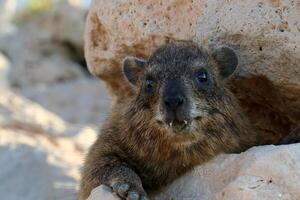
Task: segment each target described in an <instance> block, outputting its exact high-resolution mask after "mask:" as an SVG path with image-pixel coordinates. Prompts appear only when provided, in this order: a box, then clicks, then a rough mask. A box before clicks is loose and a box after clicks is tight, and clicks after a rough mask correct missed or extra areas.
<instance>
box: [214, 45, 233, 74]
mask: <svg viewBox="0 0 300 200" xmlns="http://www.w3.org/2000/svg"><path fill="white" fill-rule="evenodd" d="M212 56H213V58H214V59H215V60H216V62H217V64H218V66H219V71H220V75H221V77H222V78H224V79H225V78H227V77H229V76H230V75H231V74H233V72H234V71H235V69H236V67H237V65H238V57H237V55H236V53H235V52H234V50H233V49H231V48H229V47H227V46H220V47H218V48H216V49H214V50H213V53H212Z"/></svg>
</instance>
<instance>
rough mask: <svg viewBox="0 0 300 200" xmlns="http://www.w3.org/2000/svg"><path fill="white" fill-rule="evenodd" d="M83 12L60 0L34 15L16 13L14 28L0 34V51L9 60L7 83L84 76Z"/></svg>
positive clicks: (21, 85)
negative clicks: (11, 30) (47, 9)
mask: <svg viewBox="0 0 300 200" xmlns="http://www.w3.org/2000/svg"><path fill="white" fill-rule="evenodd" d="M85 14H86V11H84V10H82V9H80V8H78V7H73V6H71V5H69V4H67V3H61V4H58V5H57V6H56V7H55V8H54V9H53V10H49V11H47V12H45V13H41V14H39V15H38V16H31V17H20V16H19V18H21V19H22V20H23V21H22V20H19V24H20V25H19V26H18V29H17V31H15V32H13V33H11V34H5V35H3V36H2V37H0V50H1V51H2V52H4V53H5V54H6V55H7V56H8V57H9V59H10V60H11V63H12V67H11V71H10V76H9V80H10V84H11V85H12V86H14V87H19V88H26V87H31V86H32V85H51V84H55V83H57V82H65V81H68V80H76V79H79V78H81V77H85V76H87V73H86V72H85V71H84V67H85V64H84V58H83V38H82V35H83V29H84V21H85ZM23 18H24V19H23ZM37 30H38V31H37ZM0 36H1V35H0Z"/></svg>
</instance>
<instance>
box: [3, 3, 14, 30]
mask: <svg viewBox="0 0 300 200" xmlns="http://www.w3.org/2000/svg"><path fill="white" fill-rule="evenodd" d="M16 8H17V2H16V0H0V34H3V33H5V34H6V33H9V32H11V31H13V30H14V26H13V25H12V18H13V16H14V14H15V12H16Z"/></svg>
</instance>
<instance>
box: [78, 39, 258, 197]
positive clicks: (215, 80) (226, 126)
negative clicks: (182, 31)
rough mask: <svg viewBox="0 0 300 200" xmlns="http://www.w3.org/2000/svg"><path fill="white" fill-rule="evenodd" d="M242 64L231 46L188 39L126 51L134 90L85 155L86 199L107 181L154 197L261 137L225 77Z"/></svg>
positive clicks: (126, 192) (120, 190)
mask: <svg viewBox="0 0 300 200" xmlns="http://www.w3.org/2000/svg"><path fill="white" fill-rule="evenodd" d="M237 64H238V58H237V55H236V54H235V52H234V51H233V50H232V49H231V48H229V47H226V46H222V47H219V48H217V49H215V50H214V51H213V52H211V53H208V52H207V51H205V50H204V49H202V48H201V47H200V46H198V45H197V44H195V43H192V42H184V41H182V42H175V43H169V44H166V45H164V46H162V47H160V48H159V49H157V50H156V51H155V52H154V53H153V54H152V55H151V56H150V58H149V59H148V60H146V61H144V60H141V59H137V58H132V57H129V58H126V59H125V60H124V63H123V71H124V75H125V77H126V78H127V80H128V81H129V82H130V84H131V85H132V87H133V88H134V90H135V95H133V96H132V97H130V98H127V99H121V100H119V101H118V102H117V103H116V104H115V105H114V107H113V108H112V112H111V115H110V117H109V118H108V120H107V121H106V123H105V124H104V126H103V128H102V130H101V134H100V135H99V137H98V139H97V141H96V142H95V144H94V145H93V146H92V147H91V149H90V151H89V153H88V155H87V157H86V161H85V165H84V168H83V174H82V181H81V189H80V194H79V196H80V197H79V198H80V199H82V200H83V199H86V198H87V197H88V196H89V194H90V192H91V190H92V189H94V188H95V187H97V186H99V185H101V184H105V185H107V186H109V187H111V188H112V189H113V191H114V192H115V193H117V195H118V196H119V197H120V198H121V199H130V200H137V199H147V193H149V192H152V191H155V190H156V189H158V188H160V187H162V186H165V185H166V184H168V183H170V182H171V181H173V180H174V179H176V178H177V177H179V176H180V175H182V174H183V173H185V172H187V171H188V170H190V169H191V168H193V167H194V166H196V165H199V164H202V163H204V162H206V161H208V160H210V159H211V158H213V157H214V156H216V155H217V154H220V153H222V152H226V153H231V152H241V151H243V150H246V149H247V148H249V147H251V146H254V145H257V144H259V142H260V141H259V140H260V139H259V135H258V134H256V132H255V131H253V129H252V127H251V125H250V124H249V122H248V120H247V119H246V118H245V116H244V115H243V113H242V112H241V109H240V107H239V105H238V103H237V100H236V99H235V97H234V96H233V95H232V94H231V93H230V91H229V90H228V89H227V88H226V87H225V84H224V81H225V80H226V78H228V77H229V76H230V75H231V74H232V73H233V72H234V71H235V69H236V67H237Z"/></svg>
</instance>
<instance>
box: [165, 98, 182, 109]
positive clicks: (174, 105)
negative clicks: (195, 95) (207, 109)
mask: <svg viewBox="0 0 300 200" xmlns="http://www.w3.org/2000/svg"><path fill="white" fill-rule="evenodd" d="M164 101H165V105H166V107H167V108H168V109H171V110H173V111H176V110H177V109H178V108H179V107H181V106H183V105H184V103H185V98H184V97H183V96H182V95H175V96H166V97H165V99H164Z"/></svg>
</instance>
